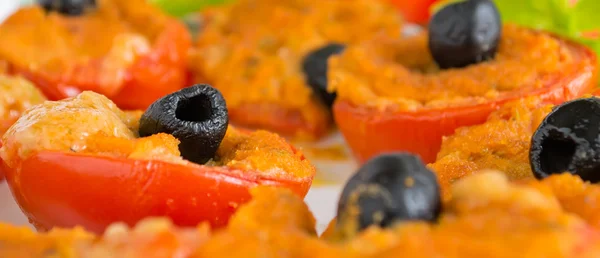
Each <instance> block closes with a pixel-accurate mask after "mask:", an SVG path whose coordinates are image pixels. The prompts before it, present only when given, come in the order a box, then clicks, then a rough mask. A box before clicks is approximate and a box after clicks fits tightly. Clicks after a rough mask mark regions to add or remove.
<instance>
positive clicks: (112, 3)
mask: <svg viewBox="0 0 600 258" xmlns="http://www.w3.org/2000/svg"><path fill="white" fill-rule="evenodd" d="M97 6H98V7H97V8H96V9H93V10H90V11H89V12H87V13H85V14H83V15H81V16H75V17H70V16H64V15H61V14H58V13H55V12H51V13H48V14H46V13H45V11H44V10H43V9H42V8H41V7H39V6H31V7H27V8H23V9H20V10H19V11H17V12H16V13H15V14H13V15H12V16H11V17H9V18H8V19H7V20H6V21H5V22H4V23H2V25H1V26H0V42H2V44H0V60H4V61H7V62H8V63H9V64H11V65H14V66H16V67H18V68H20V69H28V70H30V71H32V72H38V73H44V74H47V75H49V76H53V78H54V77H57V78H60V77H61V76H64V73H69V72H77V71H76V68H77V66H84V65H88V64H90V63H94V62H98V61H99V60H101V63H100V64H99V68H98V69H100V72H101V73H102V74H105V76H101V78H102V79H103V80H105V81H103V82H102V84H103V85H106V86H107V89H104V90H107V92H108V93H114V92H116V91H117V90H118V87H119V86H120V82H121V81H122V80H123V79H124V76H125V75H124V73H125V68H127V67H128V66H129V65H131V64H132V63H133V62H134V61H135V59H136V57H137V56H140V55H143V54H145V53H147V52H149V51H150V48H151V44H152V42H153V40H154V39H155V37H156V36H157V35H158V33H160V32H161V31H162V29H163V28H164V26H165V25H166V23H167V22H168V19H169V18H168V17H167V16H166V15H164V14H162V13H161V12H160V11H158V10H157V9H155V8H154V7H152V6H151V5H149V4H146V3H145V1H143V0H128V1H120V0H99V1H97ZM110 87H113V88H110ZM103 93H104V92H103Z"/></svg>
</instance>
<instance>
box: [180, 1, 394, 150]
mask: <svg viewBox="0 0 600 258" xmlns="http://www.w3.org/2000/svg"><path fill="white" fill-rule="evenodd" d="M248 10H252V11H248ZM201 16H202V26H201V29H200V30H199V34H198V42H197V43H196V44H195V49H194V51H193V54H192V58H191V63H190V66H191V68H192V70H193V73H194V77H195V80H196V82H202V83H203V82H208V83H210V84H211V85H214V86H215V87H216V88H218V89H219V90H220V91H221V92H223V95H224V96H225V99H226V100H227V104H228V106H229V108H230V114H231V119H232V123H234V124H237V125H240V126H245V127H251V128H266V129H270V130H273V131H276V132H280V133H282V134H286V135H290V136H298V137H300V138H307V139H315V138H318V137H320V136H322V135H324V134H326V133H327V132H328V131H329V129H330V128H331V127H332V119H331V115H330V113H331V112H330V106H331V103H332V102H333V99H334V97H335V96H334V95H332V94H330V93H328V92H327V91H326V87H327V74H326V71H327V59H328V58H329V57H330V56H332V55H336V54H339V53H340V52H342V51H343V50H344V48H345V46H346V45H347V44H353V43H356V42H359V41H361V40H363V39H365V38H370V37H372V36H374V35H377V34H384V35H387V36H389V37H399V36H400V31H401V19H400V16H399V15H398V14H397V12H396V11H395V10H394V9H393V8H391V7H389V6H386V5H385V4H383V3H382V2H379V1H369V0H352V1H341V0H334V1H313V0H301V1H295V0H294V1H292V0H284V1H279V0H265V1H251V0H241V1H235V2H234V3H232V4H230V5H225V6H223V7H217V8H214V9H210V10H207V11H205V12H203V13H201ZM349 31H352V33H350V32H349Z"/></svg>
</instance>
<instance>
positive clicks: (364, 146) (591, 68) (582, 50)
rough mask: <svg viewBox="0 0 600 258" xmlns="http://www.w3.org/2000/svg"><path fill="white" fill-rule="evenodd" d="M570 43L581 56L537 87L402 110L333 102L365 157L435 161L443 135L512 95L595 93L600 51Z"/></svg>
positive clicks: (550, 98)
mask: <svg viewBox="0 0 600 258" xmlns="http://www.w3.org/2000/svg"><path fill="white" fill-rule="evenodd" d="M567 44H569V45H571V47H572V48H573V49H574V50H573V51H574V56H579V57H580V62H578V63H577V64H575V65H573V66H572V67H570V68H569V69H568V71H563V72H562V73H561V74H556V75H554V76H552V77H549V78H550V79H548V80H545V85H546V86H544V87H541V88H537V89H535V90H531V91H516V92H511V93H508V94H504V95H502V97H501V98H498V99H496V100H492V101H489V102H487V103H483V104H477V105H466V106H457V107H451V108H444V109H424V110H417V111H398V112H386V111H379V110H375V109H370V108H367V107H364V106H357V105H353V104H352V103H349V102H348V101H343V100H341V101H337V102H336V103H335V105H334V108H333V111H334V117H335V121H336V123H337V125H338V127H339V129H340V131H341V132H342V134H343V135H344V137H345V139H346V141H347V142H348V144H349V145H350V148H351V149H352V151H353V152H354V154H355V155H356V157H357V158H358V160H359V162H361V163H362V162H365V161H366V160H368V159H370V158H371V157H373V156H376V155H378V154H381V153H385V152H390V151H408V152H412V153H416V154H419V155H420V156H421V158H422V159H423V161H424V162H427V163H430V162H433V161H435V158H436V155H437V153H438V151H439V150H440V147H441V143H442V137H443V136H446V135H450V134H453V133H454V131H455V130H456V129H457V128H459V127H463V126H469V125H475V124H480V123H483V122H485V120H486V119H487V117H488V115H489V114H490V113H491V112H492V111H494V110H496V109H498V107H500V106H501V105H502V104H504V103H506V102H508V101H512V100H516V99H519V98H524V97H529V96H538V97H540V98H541V99H542V100H544V101H547V102H549V103H554V104H558V103H562V102H564V101H566V100H570V99H573V98H576V97H579V96H581V95H583V94H585V93H589V92H590V91H591V89H592V87H594V85H596V83H597V80H596V75H597V62H596V56H595V54H594V53H593V52H592V51H591V50H590V49H588V48H586V47H584V46H581V45H579V44H576V43H567Z"/></svg>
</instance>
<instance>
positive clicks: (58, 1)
mask: <svg viewBox="0 0 600 258" xmlns="http://www.w3.org/2000/svg"><path fill="white" fill-rule="evenodd" d="M38 4H39V5H40V6H42V8H44V10H46V11H48V12H50V11H55V12H59V13H61V14H64V15H68V16H79V15H82V14H83V13H84V12H85V10H86V9H88V8H93V7H95V6H96V0H38Z"/></svg>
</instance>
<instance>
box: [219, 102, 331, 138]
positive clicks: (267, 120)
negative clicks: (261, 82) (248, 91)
mask: <svg viewBox="0 0 600 258" xmlns="http://www.w3.org/2000/svg"><path fill="white" fill-rule="evenodd" d="M311 115H312V116H311V117H312V118H313V119H314V121H306V120H305V119H304V118H303V116H302V113H301V111H300V110H295V109H289V108H286V107H282V106H280V105H275V104H268V103H263V104H259V103H249V104H244V105H240V106H237V107H231V108H229V119H230V120H231V121H233V122H234V123H235V124H236V125H238V126H242V127H248V128H262V129H266V130H271V131H275V132H278V133H280V134H283V135H286V136H293V137H296V138H298V139H305V140H316V139H319V138H321V137H323V136H324V135H326V134H327V133H328V132H329V131H330V127H331V121H330V120H331V115H330V113H328V112H327V111H326V110H325V108H323V107H318V111H317V112H312V114H311Z"/></svg>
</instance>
